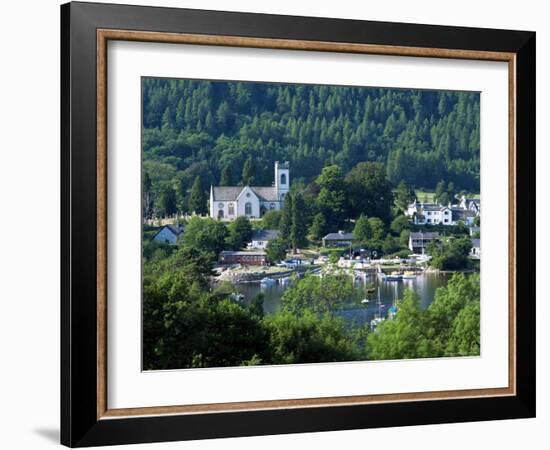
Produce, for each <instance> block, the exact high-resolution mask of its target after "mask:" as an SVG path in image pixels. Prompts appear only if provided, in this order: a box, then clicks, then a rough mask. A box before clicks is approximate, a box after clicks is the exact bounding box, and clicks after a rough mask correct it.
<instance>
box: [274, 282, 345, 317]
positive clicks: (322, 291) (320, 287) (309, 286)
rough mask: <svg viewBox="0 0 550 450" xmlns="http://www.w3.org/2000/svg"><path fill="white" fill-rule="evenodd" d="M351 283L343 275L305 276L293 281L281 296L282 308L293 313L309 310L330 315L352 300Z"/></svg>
mask: <svg viewBox="0 0 550 450" xmlns="http://www.w3.org/2000/svg"><path fill="white" fill-rule="evenodd" d="M353 294H354V289H353V281H352V280H351V278H350V277H349V276H348V275H345V274H325V275H323V276H322V277H317V276H315V275H306V276H305V277H304V278H302V279H301V280H298V279H295V280H294V282H293V284H292V286H290V287H289V288H288V289H287V290H286V291H285V292H284V294H283V297H282V301H283V307H284V308H286V309H288V310H289V311H293V312H295V313H297V312H299V311H301V310H303V309H311V310H312V311H315V312H318V313H325V314H332V312H334V311H335V310H336V309H339V308H342V307H343V306H344V305H346V304H349V303H350V302H351V301H352V300H353Z"/></svg>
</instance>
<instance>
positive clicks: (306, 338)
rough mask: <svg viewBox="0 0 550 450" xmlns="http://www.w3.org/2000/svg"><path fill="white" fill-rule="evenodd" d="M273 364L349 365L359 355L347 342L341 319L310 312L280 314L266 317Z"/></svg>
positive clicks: (351, 343) (348, 340) (284, 311)
mask: <svg viewBox="0 0 550 450" xmlns="http://www.w3.org/2000/svg"><path fill="white" fill-rule="evenodd" d="M264 320H265V324H266V327H267V329H268V330H269V336H270V340H269V347H270V349H271V352H272V363H273V364H301V363H315V362H332V361H352V360H356V359H359V357H360V354H359V352H358V350H357V349H356V348H355V346H354V345H353V342H352V341H351V340H350V339H349V337H348V335H347V333H346V329H345V326H344V323H343V320H342V319H337V318H334V317H332V316H330V315H325V316H319V315H317V314H315V313H314V312H312V311H310V310H307V309H306V310H304V311H303V312H302V313H301V314H293V313H291V312H290V311H288V310H282V311H280V312H278V313H277V314H274V315H271V316H266V318H265V319H264Z"/></svg>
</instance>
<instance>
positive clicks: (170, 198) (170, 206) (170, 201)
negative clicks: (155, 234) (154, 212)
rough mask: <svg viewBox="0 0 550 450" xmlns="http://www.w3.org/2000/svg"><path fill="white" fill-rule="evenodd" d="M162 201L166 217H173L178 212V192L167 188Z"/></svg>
mask: <svg viewBox="0 0 550 450" xmlns="http://www.w3.org/2000/svg"><path fill="white" fill-rule="evenodd" d="M160 200H161V206H162V209H163V210H164V214H165V215H167V216H172V215H174V214H175V213H176V212H177V205H176V192H175V191H174V189H172V188H171V187H167V188H166V189H165V190H164V192H163V193H162V197H161V199H160Z"/></svg>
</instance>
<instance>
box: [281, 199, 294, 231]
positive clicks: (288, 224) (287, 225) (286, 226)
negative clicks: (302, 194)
mask: <svg viewBox="0 0 550 450" xmlns="http://www.w3.org/2000/svg"><path fill="white" fill-rule="evenodd" d="M291 228H292V195H287V196H286V198H285V201H284V203H283V211H282V213H281V220H280V222H279V230H280V231H281V238H283V239H285V240H287V239H290V232H291Z"/></svg>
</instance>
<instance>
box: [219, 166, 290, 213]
mask: <svg viewBox="0 0 550 450" xmlns="http://www.w3.org/2000/svg"><path fill="white" fill-rule="evenodd" d="M289 190H290V169H289V164H288V162H285V163H279V161H276V162H275V182H274V183H273V186H210V217H212V218H214V219H220V220H234V219H236V218H237V217H239V216H247V217H249V218H251V219H253V218H259V217H262V216H263V215H264V214H265V212H267V211H269V210H272V209H276V210H278V209H281V208H282V207H283V201H284V198H285V195H286V194H288V191H289Z"/></svg>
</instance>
